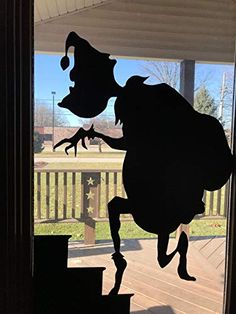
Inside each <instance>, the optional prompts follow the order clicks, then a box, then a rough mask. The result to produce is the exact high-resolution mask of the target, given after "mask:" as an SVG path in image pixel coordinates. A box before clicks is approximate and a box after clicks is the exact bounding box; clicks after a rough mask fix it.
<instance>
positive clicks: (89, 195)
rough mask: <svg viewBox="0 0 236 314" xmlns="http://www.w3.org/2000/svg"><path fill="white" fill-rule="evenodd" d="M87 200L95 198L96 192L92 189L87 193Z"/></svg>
mask: <svg viewBox="0 0 236 314" xmlns="http://www.w3.org/2000/svg"><path fill="white" fill-rule="evenodd" d="M86 195H87V200H93V199H94V193H93V192H92V191H89V193H86Z"/></svg>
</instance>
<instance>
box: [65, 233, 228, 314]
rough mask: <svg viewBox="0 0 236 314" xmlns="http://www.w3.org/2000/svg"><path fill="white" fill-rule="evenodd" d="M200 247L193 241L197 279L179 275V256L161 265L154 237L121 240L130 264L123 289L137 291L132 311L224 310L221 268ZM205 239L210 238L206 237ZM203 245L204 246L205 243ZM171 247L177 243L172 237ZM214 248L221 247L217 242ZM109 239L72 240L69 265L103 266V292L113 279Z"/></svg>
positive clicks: (191, 259) (199, 313) (194, 313)
mask: <svg viewBox="0 0 236 314" xmlns="http://www.w3.org/2000/svg"><path fill="white" fill-rule="evenodd" d="M199 241H200V240H198V243H197V247H196V246H195V245H194V243H193V244H190V247H189V253H188V269H189V272H190V274H191V275H194V276H195V277H196V278H197V281H196V282H187V281H184V280H181V279H179V277H178V275H177V273H176V268H177V265H178V256H176V257H175V258H174V259H173V261H172V262H171V263H170V264H169V265H168V266H167V267H166V268H165V269H161V268H160V267H159V266H158V264H157V260H156V240H155V239H139V240H137V239H132V240H131V239H130V240H124V241H122V246H121V247H122V253H123V254H124V256H125V258H126V260H127V262H128V267H127V269H126V271H125V273H124V277H123V282H122V286H121V290H120V293H134V296H133V297H132V299H131V313H132V314H151V313H155V314H184V313H186V314H189V313H191V314H211V313H221V312H222V303H223V281H222V272H221V271H219V270H217V269H216V268H214V267H213V266H212V264H211V263H209V262H208V260H207V259H206V258H205V256H203V255H202V254H201V253H200V251H199V247H200V244H199ZM204 241H205V243H207V242H209V241H206V240H204ZM205 243H203V245H202V246H201V247H203V246H204V245H205ZM169 246H170V250H173V249H174V248H175V246H176V240H175V239H171V241H170V245H169ZM214 247H215V248H214V249H213V248H209V249H208V251H207V252H208V253H209V252H210V251H211V252H213V253H212V254H215V253H214V251H218V250H217V247H216V246H215V244H214ZM111 253H113V247H112V243H111V242H110V241H98V242H97V244H96V245H95V246H84V245H83V244H82V243H79V242H70V243H69V256H68V257H69V259H68V266H69V267H83V266H104V267H106V270H105V271H104V278H103V294H107V293H108V292H109V290H110V289H111V288H112V286H113V283H114V275H115V267H114V264H113V261H112V260H111ZM208 253H207V254H208Z"/></svg>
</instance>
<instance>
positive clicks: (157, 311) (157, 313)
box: [130, 305, 175, 314]
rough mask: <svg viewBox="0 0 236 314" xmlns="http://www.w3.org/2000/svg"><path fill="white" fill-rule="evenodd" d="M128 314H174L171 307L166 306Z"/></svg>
mask: <svg viewBox="0 0 236 314" xmlns="http://www.w3.org/2000/svg"><path fill="white" fill-rule="evenodd" d="M130 314H175V312H174V310H173V309H172V307H170V306H168V305H163V306H154V307H150V308H149V309H148V310H144V311H135V312H131V313H130Z"/></svg>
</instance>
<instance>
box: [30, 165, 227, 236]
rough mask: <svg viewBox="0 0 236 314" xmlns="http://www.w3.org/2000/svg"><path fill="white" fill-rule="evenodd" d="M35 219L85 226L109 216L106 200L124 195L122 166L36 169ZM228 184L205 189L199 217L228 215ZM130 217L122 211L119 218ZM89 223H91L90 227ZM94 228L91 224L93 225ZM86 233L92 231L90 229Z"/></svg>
mask: <svg viewBox="0 0 236 314" xmlns="http://www.w3.org/2000/svg"><path fill="white" fill-rule="evenodd" d="M34 172H35V208H34V214H35V215H34V216H35V223H40V222H62V221H63V222H64V221H70V222H72V221H74V222H78V221H81V222H84V223H85V225H86V224H87V226H88V228H90V227H91V226H93V225H94V227H95V221H99V220H102V221H106V220H107V219H108V213H107V203H108V202H109V201H110V200H111V199H112V198H113V197H114V196H116V195H118V196H121V197H125V195H126V194H125V190H124V187H123V184H122V170H121V169H100V170H97V169H96V170H94V169H83V170H80V169H45V168H44V169H35V170H34ZM227 195H228V184H226V185H225V186H224V187H223V188H222V189H220V190H218V191H214V192H206V193H205V194H204V198H203V201H204V202H205V203H206V210H205V213H204V214H203V215H198V216H196V217H195V218H196V219H202V218H214V219H217V218H224V217H226V216H227V208H228V204H227V200H228V197H227ZM124 218H126V219H131V216H130V215H123V217H122V219H124ZM89 226H90V227H89ZM92 229H94V228H92ZM89 233H90V234H92V233H93V232H92V231H91V230H89Z"/></svg>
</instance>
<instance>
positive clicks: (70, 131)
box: [34, 0, 235, 314]
mask: <svg viewBox="0 0 236 314" xmlns="http://www.w3.org/2000/svg"><path fill="white" fill-rule="evenodd" d="M46 2H47V5H46ZM82 2H83V1H81V2H79V1H75V3H72V2H71V3H70V4H69V2H68V1H60V2H58V5H57V6H56V5H54V1H51V2H50V3H49V1H45V2H42V3H41V2H39V1H37V0H36V4H37V5H36V9H35V10H36V11H35V19H36V24H35V47H36V53H35V126H34V131H35V156H34V157H35V159H34V161H35V178H34V180H35V204H34V214H35V235H62V234H64V235H65V234H67V235H71V238H70V240H69V253H68V261H67V263H68V267H69V268H81V267H95V266H97V267H106V270H105V271H104V276H103V291H102V293H103V294H108V293H109V291H110V290H111V289H112V287H113V284H114V279H115V270H116V268H115V265H114V263H113V261H112V260H111V254H112V253H113V252H114V248H113V242H112V240H111V234H110V226H109V221H108V209H107V204H108V203H109V201H111V200H112V199H113V198H114V197H115V196H119V197H120V198H122V199H123V198H125V199H126V198H127V195H126V193H127V191H126V190H125V188H124V185H123V176H122V169H123V162H124V159H125V158H126V157H125V156H126V150H122V149H118V148H117V147H116V149H112V148H111V147H110V146H109V141H107V142H106V140H104V137H103V139H101V137H102V136H101V137H94V138H90V139H88V138H86V137H85V142H84V143H83V141H82V140H80V141H79V142H78V145H77V154H76V156H75V151H74V148H73V147H71V149H70V150H68V155H67V154H66V153H65V148H66V147H67V146H68V145H69V142H68V141H67V143H64V144H63V145H60V146H59V147H57V148H56V149H54V146H55V145H56V144H57V143H58V142H60V141H61V140H63V139H65V138H67V139H70V138H71V137H72V136H73V135H74V134H75V133H76V132H77V131H78V129H79V128H83V129H84V130H86V131H88V130H89V129H90V128H91V126H92V125H93V126H94V128H95V130H96V132H98V133H100V134H105V135H106V136H109V137H111V138H116V139H118V138H120V137H122V136H123V134H124V132H125V130H124V128H125V122H124V121H123V120H122V119H117V112H116V111H115V108H116V101H117V97H114V95H113V94H112V96H113V97H110V98H109V101H108V103H107V106H106V108H105V109H104V110H103V111H101V112H100V113H99V114H96V115H95V116H92V115H91V116H90V117H87V118H85V117H83V116H82V115H81V116H79V115H76V114H75V113H73V110H70V109H71V108H69V110H68V108H67V109H66V108H62V107H60V106H58V104H60V103H62V102H63V101H64V102H65V97H66V96H67V95H69V96H70V95H72V93H73V88H76V87H77V86H76V83H77V82H78V81H79V80H77V78H76V79H75V80H74V81H73V71H72V73H71V72H70V71H71V69H73V67H74V69H76V67H75V65H76V64H75V63H76V62H78V60H81V59H80V58H82V57H80V54H79V53H78V54H77V52H78V51H80V47H79V46H78V47H77V46H76V45H74V46H73V44H71V45H70V44H67V46H70V47H71V46H73V47H72V48H74V50H73V49H70V50H69V52H68V57H69V59H68V60H67V62H68V61H69V67H68V68H66V69H65V71H62V68H61V66H60V62H61V59H62V57H64V56H65V51H64V50H65V41H66V38H67V36H68V34H69V33H70V32H71V31H76V33H77V34H78V35H80V36H81V37H82V38H84V39H85V40H87V41H88V42H89V43H90V44H91V45H92V46H93V47H94V48H95V49H98V50H99V51H101V52H104V53H109V54H110V55H111V56H110V59H115V60H116V61H117V62H116V65H115V67H114V78H115V81H116V83H117V84H118V85H119V87H120V88H121V89H122V88H124V87H125V86H126V84H128V83H127V81H128V79H129V78H130V77H132V76H135V75H138V76H141V77H145V78H146V80H145V82H144V84H145V85H151V86H154V85H160V84H161V83H166V84H168V85H169V86H171V87H172V88H173V89H175V90H176V91H178V92H179V93H180V94H182V95H183V96H184V97H185V98H186V99H187V101H188V102H189V106H190V105H191V106H193V108H194V110H196V111H197V112H199V113H201V114H207V115H211V116H213V117H214V118H216V119H217V120H218V121H219V122H220V123H221V125H222V127H223V131H224V133H225V136H226V139H227V141H228V144H229V145H230V143H231V124H232V102H233V81H234V75H235V74H234V58H233V56H234V40H233V39H232V38H233V31H232V27H233V25H234V22H233V14H232V8H231V5H230V4H229V3H226V2H223V1H216V2H215V1H214V2H212V1H200V2H199V1H196V2H191V3H186V1H181V5H180V3H179V2H177V1H174V0H173V1H168V2H166V1H161V2H160V3H158V4H157V3H155V2H153V1H151V0H148V1H141V0H138V1H114V2H107V3H105V2H104V1H91V3H93V6H91V7H90V6H89V4H88V7H85V3H86V2H84V4H82ZM95 2H96V4H95ZM103 2H104V3H103ZM88 3H89V1H88ZM67 46H66V49H67V48H68V47H67ZM77 50H78V51H77ZM74 57H75V59H74ZM64 61H65V59H64ZM80 66H82V65H80ZM64 67H66V66H64ZM99 70H100V71H101V79H102V74H103V72H102V70H101V69H99ZM76 74H78V77H79V72H78V73H76ZM94 75H95V74H94ZM85 76H86V75H85ZM71 78H72V80H71ZM89 79H91V78H89ZM74 84H75V86H74ZM78 86H80V85H79V84H78ZM142 86H143V85H142ZM69 87H72V89H70V90H69ZM93 92H94V91H91V93H93ZM87 96H88V97H90V95H87ZM116 96H117V95H116ZM118 97H119V95H118ZM133 99H134V97H132V96H130V102H129V103H128V105H130V104H131V105H135V104H133V102H132V101H133ZM79 105H80V104H78V106H79ZM158 106H159V99H156V98H153V99H152V100H151V101H147V102H146V101H144V102H143V104H142V107H143V108H142V110H143V117H142V122H141V123H140V124H139V125H138V128H137V129H139V130H142V128H144V126H145V128H146V129H150V130H152V132H150V133H151V136H152V137H151V136H150V137H151V138H150V137H149V136H147V139H145V141H143V140H140V141H138V140H137V139H135V144H136V148H135V149H136V150H135V152H136V153H137V160H140V157H139V156H143V158H144V159H145V160H147V162H146V163H145V165H144V167H142V168H141V169H140V168H138V167H137V168H138V171H137V173H138V172H139V171H140V178H141V179H140V187H138V192H139V193H136V194H138V195H137V197H138V198H140V202H141V201H142V200H143V199H147V204H149V205H150V199H151V200H153V202H152V204H151V205H152V206H149V207H152V208H149V207H148V206H147V208H144V209H143V211H144V212H145V213H146V215H147V216H146V217H147V220H148V221H149V222H150V221H151V222H152V220H153V217H152V216H151V214H150V212H151V211H152V210H153V208H156V211H160V212H161V210H162V209H161V208H159V207H158V199H159V198H160V197H161V195H160V194H161V193H160V191H163V190H162V189H161V187H159V188H158V184H156V182H160V180H159V179H158V171H157V164H156V163H155V160H156V159H157V157H156V156H158V154H159V151H158V149H159V145H160V137H161V135H160V133H158V132H157V131H156V130H159V132H161V134H168V132H169V129H171V123H173V117H172V120H171V118H170V117H171V115H168V114H166V115H164V116H161V117H160V116H158V114H157V113H156V110H157V111H158V110H159V107H158ZM67 107H68V106H67ZM125 110H126V111H125V114H127V112H128V113H130V112H132V111H130V110H129V108H128V109H126V108H125ZM135 110H137V109H135ZM154 117H156V118H155V119H154ZM149 121H152V122H153V121H154V123H153V124H152V123H149ZM171 121H172V122H171ZM139 122H140V121H139ZM132 123H133V121H132ZM159 125H162V128H161V130H160V127H159ZM151 126H152V127H151ZM189 126H190V125H189V121H187V120H186V121H184V122H183V123H182V125H181V126H180V128H181V129H182V130H184V135H186V136H187V134H188V132H189V129H188V128H189ZM199 132H201V130H199ZM137 133H138V132H137ZM130 136H131V137H132V136H133V134H131V135H130ZM201 136H202V140H203V141H206V138H207V139H208V140H209V145H210V144H211V143H210V141H211V139H209V138H208V134H204V135H203V134H202V133H201ZM141 138H142V137H141ZM147 143H148V144H147ZM162 145H163V146H162V147H165V145H164V144H163V143H162ZM84 146H86V148H87V149H86V148H85V147H84ZM137 146H138V147H137ZM166 147H174V148H176V146H175V143H174V141H171V139H170V142H169V143H166ZM206 147H207V146H206ZM174 148H173V152H172V151H171V150H170V151H171V154H173V156H174V155H175V149H174ZM147 156H149V159H148V158H147ZM200 157H201V158H202V159H204V158H207V157H206V156H203V157H202V156H200ZM173 158H174V157H173ZM211 158H212V162H214V160H215V159H216V157H215V158H214V156H211ZM134 163H135V161H134ZM186 163H187V162H186ZM207 164H210V162H209V160H207ZM131 167H133V165H131ZM185 172H186V171H185ZM181 175H182V173H181V171H180V170H179V179H178V180H179V185H181V182H182V181H183V179H182V176H181ZM195 175H196V176H197V174H196V173H195ZM137 176H138V174H137ZM143 178H145V179H146V181H145V182H144V181H143ZM158 180H159V181H158ZM181 180H182V181H181ZM169 181H171V180H170V179H169ZM187 191H188V184H185V189H184V190H183V191H182V192H181V195H178V199H181V200H182V202H183V204H185V202H187V199H188V192H187ZM228 195H229V184H228V182H227V183H226V184H224V185H223V186H221V187H220V188H219V189H214V191H210V189H209V190H205V191H204V195H203V197H202V202H201V206H202V208H203V206H204V211H201V213H200V212H199V213H198V214H196V215H195V216H194V218H193V219H192V220H191V222H190V223H188V224H180V226H179V227H178V229H177V230H172V231H173V232H171V233H170V239H169V246H168V254H170V253H171V252H174V253H176V248H179V247H178V240H179V236H180V234H181V232H182V231H184V232H185V233H186V234H187V236H188V238H189V250H188V270H189V272H190V274H191V275H192V276H195V277H196V279H197V280H196V282H195V281H191V280H182V279H180V278H179V276H178V272H177V268H178V265H179V251H180V250H178V253H177V254H176V255H175V254H174V253H173V255H175V257H174V258H173V260H172V261H171V262H170V264H169V265H168V266H167V267H165V268H164V269H162V268H161V267H160V265H159V264H161V263H159V264H158V260H157V238H158V237H157V234H155V233H151V232H148V231H145V230H144V229H145V228H144V229H142V228H141V227H140V226H138V225H137V224H136V223H135V222H134V220H133V217H132V215H131V214H130V211H129V210H123V207H122V214H121V228H120V237H121V252H122V254H124V255H125V259H126V260H127V263H128V267H127V269H126V270H125V273H124V277H123V281H122V284H121V288H120V293H121V294H127V293H134V296H133V297H132V299H131V306H130V312H131V313H133V314H142V313H149V312H153V313H190V312H194V313H203V314H204V313H222V308H223V290H224V276H225V273H224V271H225V246H226V225H227V214H228ZM122 202H123V201H122ZM137 203H138V202H136V204H137ZM122 204H123V203H122ZM124 206H125V205H124ZM124 209H126V208H124ZM132 210H133V209H131V211H132ZM155 217H156V216H155ZM160 217H161V216H160ZM182 222H183V221H182ZM162 223H163V224H165V222H164V221H163V222H162V221H161V223H160V221H158V222H157V224H159V225H161V224H162ZM175 229H176V228H175ZM157 233H158V232H157ZM159 239H160V235H159ZM88 245H89V246H88ZM171 256H172V255H171ZM159 262H160V260H159ZM161 266H163V265H162V264H161ZM88 280H90V279H89V277H88ZM68 302H69V301H68Z"/></svg>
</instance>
